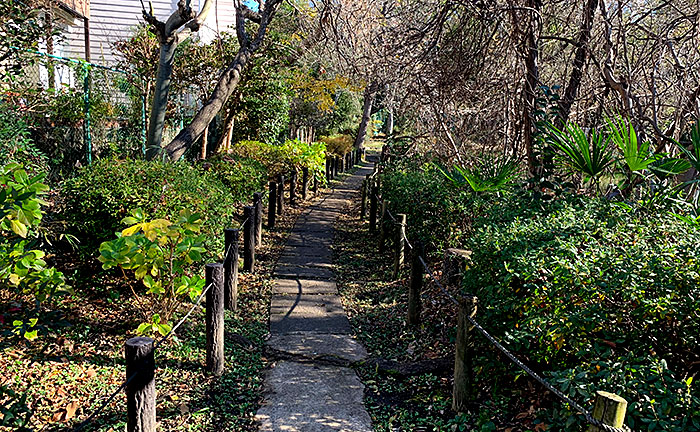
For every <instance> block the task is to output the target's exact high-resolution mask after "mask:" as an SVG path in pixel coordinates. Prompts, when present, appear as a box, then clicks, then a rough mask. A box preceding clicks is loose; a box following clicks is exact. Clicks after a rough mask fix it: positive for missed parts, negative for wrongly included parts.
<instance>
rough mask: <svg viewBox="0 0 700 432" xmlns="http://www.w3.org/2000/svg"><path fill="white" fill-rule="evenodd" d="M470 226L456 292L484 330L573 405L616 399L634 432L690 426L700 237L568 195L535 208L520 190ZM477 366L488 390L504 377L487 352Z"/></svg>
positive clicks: (662, 217) (558, 417) (661, 217)
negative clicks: (473, 307) (466, 260)
mask: <svg viewBox="0 0 700 432" xmlns="http://www.w3.org/2000/svg"><path fill="white" fill-rule="evenodd" d="M475 226H476V227H477V228H476V229H475V230H474V234H473V235H472V236H471V237H469V238H468V239H465V241H464V242H463V246H464V247H466V248H467V249H470V250H471V251H472V253H473V255H472V264H471V267H470V268H469V269H468V270H467V273H466V275H465V278H464V287H463V288H464V290H465V291H466V292H468V293H473V294H475V295H476V296H478V298H479V321H481V322H482V324H483V325H484V326H485V327H486V328H487V329H489V330H490V331H491V332H492V333H493V334H494V335H496V336H497V337H498V338H500V339H502V340H504V341H505V342H506V345H507V346H508V347H509V348H511V349H513V350H514V351H516V352H517V353H518V356H519V357H521V358H523V359H526V360H527V362H528V363H530V364H532V365H534V366H535V367H536V368H539V369H541V370H543V371H545V375H546V376H547V377H548V378H550V381H552V382H554V383H555V384H557V385H559V386H560V388H561V389H562V391H564V392H566V393H568V394H570V395H571V396H573V397H574V398H575V399H578V400H580V401H582V402H584V403H586V404H588V402H590V401H591V398H592V396H593V394H594V391H595V390H608V391H612V392H616V393H618V394H620V395H621V396H623V397H625V398H626V399H627V400H628V401H629V402H630V405H629V408H628V420H627V422H626V423H627V424H628V425H629V426H631V427H632V428H633V429H634V430H656V429H661V430H670V431H690V430H700V427H699V426H700V425H699V424H698V422H697V418H698V416H699V415H700V398H699V397H698V392H697V390H695V387H693V386H692V378H691V376H692V373H691V370H690V369H691V363H692V361H694V360H696V357H695V355H696V354H693V353H697V346H698V342H700V340H699V339H700V331H699V330H700V316H699V315H698V309H697V307H698V306H697V301H698V300H697V299H698V298H700V288H698V287H699V286H700V285H699V284H700V263H699V262H698V260H697V257H698V254H699V253H700V231H698V230H697V229H695V228H692V227H690V226H689V225H687V224H685V223H683V222H682V221H679V220H677V219H675V218H674V217H673V216H671V215H668V214H665V213H661V214H656V215H654V216H653V217H649V216H647V217H644V218H642V217H640V216H637V215H635V214H633V213H630V212H627V211H626V210H623V209H622V208H621V207H618V206H615V205H613V204H610V203H608V202H605V201H600V200H595V199H589V198H583V197H576V196H565V197H564V198H562V199H559V200H556V201H554V202H551V203H547V204H540V203H538V202H537V201H534V200H532V198H531V195H530V194H527V193H525V194H522V195H521V196H519V197H518V198H515V197H513V198H512V199H510V200H508V201H504V202H494V203H493V204H492V205H491V206H489V207H488V209H487V210H486V211H485V213H484V214H483V215H482V216H481V217H478V218H477V219H476V220H475ZM478 340H479V341H480V342H479V343H480V344H481V345H482V349H485V347H486V346H487V345H488V342H486V341H485V340H483V339H482V338H479V339H478ZM479 362H480V363H479V368H483V370H488V371H489V372H488V375H489V376H488V377H486V376H484V377H483V378H482V379H484V380H493V381H492V383H491V384H492V385H493V388H497V384H495V382H496V381H498V380H499V378H497V377H499V376H503V373H504V372H505V371H508V370H512V367H511V365H509V364H507V363H500V360H496V361H494V359H493V357H492V356H491V357H488V356H484V357H483V358H481V359H480V360H479ZM487 382H488V381H487ZM499 384H500V385H504V384H506V383H503V382H500V383H499ZM588 406H589V407H590V404H588ZM555 407H556V408H555V410H554V412H553V413H552V414H551V415H552V418H549V419H547V422H548V423H549V421H552V420H553V421H555V423H557V425H558V427H557V426H555V427H554V429H557V430H561V429H562V428H564V427H566V429H567V430H568V429H569V428H570V427H571V425H570V424H567V423H566V422H567V421H568V422H573V421H576V419H575V418H573V417H572V413H571V412H570V411H568V410H567V409H565V408H563V405H561V404H559V403H556V404H555ZM693 418H695V419H696V420H691V419H693Z"/></svg>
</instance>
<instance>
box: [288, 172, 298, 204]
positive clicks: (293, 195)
mask: <svg viewBox="0 0 700 432" xmlns="http://www.w3.org/2000/svg"><path fill="white" fill-rule="evenodd" d="M298 178H299V171H297V169H296V168H294V170H293V171H292V175H291V176H289V204H290V205H292V206H295V205H297V180H298Z"/></svg>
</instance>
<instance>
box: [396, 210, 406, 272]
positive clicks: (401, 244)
mask: <svg viewBox="0 0 700 432" xmlns="http://www.w3.org/2000/svg"><path fill="white" fill-rule="evenodd" d="M396 217H398V218H399V225H398V229H397V230H396V256H395V257H394V279H397V278H398V277H399V272H400V271H401V266H402V265H403V260H404V251H405V249H406V242H405V241H404V239H405V238H406V215H405V214H402V213H399V214H398V215H396Z"/></svg>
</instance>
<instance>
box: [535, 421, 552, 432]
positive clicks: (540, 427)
mask: <svg viewBox="0 0 700 432" xmlns="http://www.w3.org/2000/svg"><path fill="white" fill-rule="evenodd" d="M547 429H549V425H548V424H545V423H537V424H536V425H535V432H539V431H545V430H547Z"/></svg>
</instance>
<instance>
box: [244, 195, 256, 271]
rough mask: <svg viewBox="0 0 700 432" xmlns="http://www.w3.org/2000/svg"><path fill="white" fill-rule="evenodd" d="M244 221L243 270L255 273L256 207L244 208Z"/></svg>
mask: <svg viewBox="0 0 700 432" xmlns="http://www.w3.org/2000/svg"><path fill="white" fill-rule="evenodd" d="M243 219H244V220H246V223H245V228H244V230H243V270H245V271H248V272H251V273H253V272H254V271H255V227H254V225H255V207H253V206H246V207H243Z"/></svg>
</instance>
